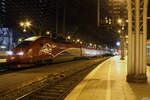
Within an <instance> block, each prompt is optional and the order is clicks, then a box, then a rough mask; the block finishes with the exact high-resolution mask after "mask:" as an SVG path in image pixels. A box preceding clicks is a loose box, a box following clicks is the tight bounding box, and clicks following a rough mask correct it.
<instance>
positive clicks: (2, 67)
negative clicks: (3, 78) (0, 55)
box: [0, 62, 9, 74]
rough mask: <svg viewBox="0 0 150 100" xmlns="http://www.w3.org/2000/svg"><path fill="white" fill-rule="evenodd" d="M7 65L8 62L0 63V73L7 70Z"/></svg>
mask: <svg viewBox="0 0 150 100" xmlns="http://www.w3.org/2000/svg"><path fill="white" fill-rule="evenodd" d="M8 65H9V64H8V63H7V62H4V63H0V74H1V73H3V72H6V71H8Z"/></svg>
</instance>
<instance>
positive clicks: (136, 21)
mask: <svg viewBox="0 0 150 100" xmlns="http://www.w3.org/2000/svg"><path fill="white" fill-rule="evenodd" d="M127 2H128V22H129V23H128V38H129V40H128V43H129V44H128V67H127V68H128V69H127V71H128V74H127V81H128V82H146V81H147V75H146V40H147V8H148V0H127Z"/></svg>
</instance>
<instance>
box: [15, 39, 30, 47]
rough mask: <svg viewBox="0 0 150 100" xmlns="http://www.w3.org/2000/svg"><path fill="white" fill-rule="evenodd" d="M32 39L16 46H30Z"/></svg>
mask: <svg viewBox="0 0 150 100" xmlns="http://www.w3.org/2000/svg"><path fill="white" fill-rule="evenodd" d="M31 42H32V41H23V42H21V43H20V44H19V45H17V46H16V48H23V47H26V46H28V45H29V44H30V43H31Z"/></svg>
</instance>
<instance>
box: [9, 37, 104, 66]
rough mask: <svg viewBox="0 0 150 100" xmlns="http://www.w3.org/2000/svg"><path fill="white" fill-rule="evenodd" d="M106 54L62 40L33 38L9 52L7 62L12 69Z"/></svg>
mask: <svg viewBox="0 0 150 100" xmlns="http://www.w3.org/2000/svg"><path fill="white" fill-rule="evenodd" d="M104 53H105V52H104V51H103V50H96V49H94V48H87V47H86V46H84V45H79V44H74V43H69V42H66V41H65V40H61V39H52V38H50V37H42V36H33V37H29V38H27V39H25V40H24V41H22V42H21V43H20V44H19V45H17V46H16V47H15V48H14V49H13V51H11V52H9V55H8V57H7V62H9V63H11V64H13V66H11V67H12V68H22V67H27V66H29V65H34V64H43V63H52V62H60V61H66V60H71V59H76V58H81V57H86V58H90V57H94V56H102V55H104Z"/></svg>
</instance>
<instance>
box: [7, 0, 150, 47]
mask: <svg viewBox="0 0 150 100" xmlns="http://www.w3.org/2000/svg"><path fill="white" fill-rule="evenodd" d="M56 4H57V5H58V15H59V16H58V19H59V33H60V34H61V33H62V32H63V31H62V30H63V29H62V25H63V12H64V4H65V5H66V35H69V34H68V33H69V32H70V33H71V32H73V33H71V35H72V36H74V37H75V38H79V37H80V38H81V39H83V40H85V41H88V42H96V43H102V44H103V43H104V44H105V43H107V44H112V43H113V44H114V43H115V42H116V41H118V37H117V36H116V33H114V32H110V31H108V30H106V28H105V27H100V28H97V27H96V25H97V15H96V14H97V0H66V3H64V0H13V1H12V0H7V13H6V18H7V19H6V21H5V22H6V24H7V26H9V27H11V28H13V29H14V30H16V31H21V28H20V27H19V25H18V24H19V23H20V21H23V20H25V19H29V20H31V21H32V28H31V29H32V30H34V31H35V32H37V33H38V32H39V31H42V32H43V33H44V32H46V31H47V30H51V31H54V32H55V31H56V30H55V27H56V26H55V25H56ZM148 8H149V11H148V12H149V16H150V4H149V7H148ZM148 22H150V21H148ZM40 28H41V30H40ZM149 29H150V23H148V33H150V31H149ZM148 37H150V34H148Z"/></svg>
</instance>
